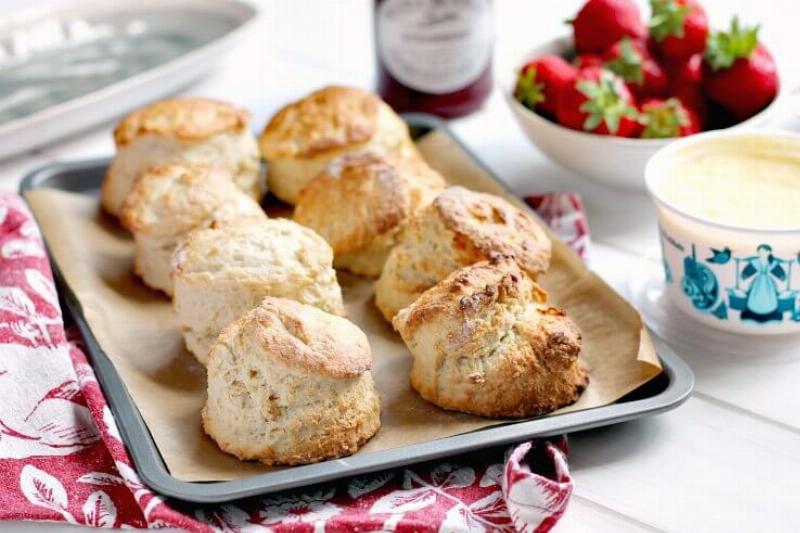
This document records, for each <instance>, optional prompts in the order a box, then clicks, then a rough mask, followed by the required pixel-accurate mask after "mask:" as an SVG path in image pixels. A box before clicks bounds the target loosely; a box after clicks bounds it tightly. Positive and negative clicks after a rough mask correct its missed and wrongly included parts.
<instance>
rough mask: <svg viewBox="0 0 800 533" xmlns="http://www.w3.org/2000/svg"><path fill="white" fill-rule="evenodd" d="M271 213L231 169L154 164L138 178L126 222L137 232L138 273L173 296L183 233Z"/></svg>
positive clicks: (122, 219)
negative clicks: (242, 187)
mask: <svg viewBox="0 0 800 533" xmlns="http://www.w3.org/2000/svg"><path fill="white" fill-rule="evenodd" d="M266 216H267V215H266V213H264V211H263V210H262V209H261V206H259V205H258V203H256V201H255V200H253V199H252V198H250V197H249V196H247V195H246V194H244V193H243V192H242V191H241V190H240V189H239V188H238V187H236V185H234V183H233V181H232V180H231V175H230V173H229V172H228V171H227V170H224V169H221V168H211V167H207V166H205V165H198V164H189V163H186V164H175V165H162V166H158V167H153V168H151V169H149V170H148V171H146V172H145V173H144V174H142V175H140V176H139V177H138V178H136V180H135V182H134V185H133V189H132V190H131V192H130V194H128V196H127V198H126V199H125V202H124V203H123V205H122V211H121V212H120V222H121V223H122V225H123V226H125V228H127V229H128V230H129V231H130V232H131V233H133V239H134V243H135V261H134V271H135V272H136V274H137V275H138V276H140V277H141V278H142V280H143V281H144V282H145V283H146V284H147V285H148V286H150V287H152V288H154V289H159V290H162V291H164V292H165V293H167V294H168V295H170V296H172V278H171V277H170V270H171V262H172V253H173V251H174V250H175V247H176V246H177V245H178V242H179V241H180V240H181V239H182V238H183V237H185V236H186V235H187V234H188V233H189V232H191V231H192V230H194V229H198V228H203V227H209V226H210V225H211V224H217V225H220V224H226V223H230V222H233V221H241V220H244V219H249V218H257V219H260V218H266Z"/></svg>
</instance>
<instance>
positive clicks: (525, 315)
mask: <svg viewBox="0 0 800 533" xmlns="http://www.w3.org/2000/svg"><path fill="white" fill-rule="evenodd" d="M545 302H546V293H545V292H544V290H543V289H542V288H540V287H539V286H538V285H537V284H536V283H535V282H534V281H533V280H531V278H530V277H529V276H528V275H527V274H526V273H525V272H523V271H522V270H521V269H520V268H519V266H518V265H517V263H516V261H514V259H512V258H510V257H507V256H495V257H494V258H492V259H491V260H489V261H482V262H480V263H476V264H474V265H471V266H468V267H465V268H462V269H460V270H458V271H456V272H454V273H452V274H451V275H450V276H448V277H447V278H445V279H444V280H443V281H441V282H439V283H438V284H437V285H435V286H434V287H432V288H430V289H428V290H427V291H425V292H424V293H423V294H422V295H421V296H420V297H419V298H418V299H417V300H416V301H415V302H414V303H413V304H411V305H410V306H408V307H406V308H405V309H403V310H402V311H400V312H399V313H398V314H397V316H396V317H395V318H394V321H393V325H394V327H395V329H396V330H397V331H398V332H399V333H400V335H401V336H402V337H403V340H404V341H405V343H406V345H407V346H408V349H409V350H410V351H411V353H412V355H413V356H414V366H413V368H412V370H411V386H412V387H413V388H414V389H415V390H416V391H417V392H419V393H420V395H421V396H422V397H423V398H425V399H426V400H428V401H430V402H432V403H434V404H436V405H438V406H440V407H443V408H445V409H450V410H455V411H463V412H465V413H471V414H475V415H479V416H486V417H492V418H511V417H523V416H535V415H541V414H544V413H548V412H550V411H553V410H555V409H558V408H559V407H563V406H565V405H569V404H571V403H573V402H575V401H576V400H577V399H578V397H579V396H580V394H581V392H582V391H583V390H584V389H585V388H586V385H587V384H588V376H587V374H586V372H585V371H584V370H583V369H582V368H581V365H580V363H579V361H578V354H579V352H580V350H581V333H580V330H579V329H578V327H577V326H576V325H575V323H574V322H572V320H570V319H569V318H568V317H567V316H566V314H565V312H564V311H562V310H561V309H555V308H552V307H548V306H547V305H546V303H545Z"/></svg>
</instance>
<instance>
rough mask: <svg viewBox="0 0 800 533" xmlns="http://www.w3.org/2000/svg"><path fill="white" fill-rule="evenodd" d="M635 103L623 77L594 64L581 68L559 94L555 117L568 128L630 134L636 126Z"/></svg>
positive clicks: (605, 133)
mask: <svg viewBox="0 0 800 533" xmlns="http://www.w3.org/2000/svg"><path fill="white" fill-rule="evenodd" d="M637 116H638V115H637V112H636V107H635V105H634V101H633V96H632V95H631V93H630V91H629V90H628V88H627V87H626V85H625V83H624V82H623V81H622V78H619V77H618V76H616V75H615V74H614V73H613V72H610V71H608V70H605V69H602V68H597V67H591V68H586V69H582V70H580V71H578V76H577V77H576V78H575V81H574V83H572V84H571V85H568V86H566V87H565V88H564V91H563V92H562V93H561V95H559V98H558V107H557V110H556V117H557V119H558V122H559V123H560V124H562V125H564V126H567V127H568V128H572V129H575V130H581V131H590V132H593V133H599V134H601V135H616V136H618V137H628V136H630V135H631V134H632V133H633V132H634V131H635V130H636V119H637Z"/></svg>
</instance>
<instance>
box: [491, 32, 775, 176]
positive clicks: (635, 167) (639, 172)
mask: <svg viewBox="0 0 800 533" xmlns="http://www.w3.org/2000/svg"><path fill="white" fill-rule="evenodd" d="M545 54H555V55H560V56H562V57H569V56H571V55H573V46H572V38H571V37H560V38H557V39H553V40H552V41H549V42H547V43H545V44H543V45H542V46H539V47H537V48H535V49H534V50H532V51H531V52H530V53H528V55H526V56H525V59H524V61H521V62H520V63H519V65H518V66H517V68H516V69H515V70H514V72H513V74H512V77H511V80H509V81H508V82H507V83H506V84H505V87H503V94H504V95H505V98H506V101H507V102H508V105H509V106H510V107H511V111H512V113H513V115H514V118H516V120H517V122H518V123H519V125H520V126H521V127H522V130H523V131H524V132H525V135H526V136H527V137H528V139H530V141H531V142H532V143H533V144H534V145H536V146H537V147H538V148H539V149H540V150H541V151H542V152H544V153H545V155H547V156H548V157H549V158H550V159H552V160H553V161H555V162H556V163H558V164H560V165H561V166H563V167H566V168H567V169H569V170H571V171H573V172H575V173H576V174H579V175H581V176H584V177H586V178H589V179H591V180H593V181H598V182H600V183H604V184H606V185H612V186H616V187H623V188H626V189H638V190H643V189H644V167H645V165H646V164H647V160H648V159H650V157H652V156H653V154H655V153H656V152H657V151H658V150H660V149H661V148H663V147H664V146H666V145H668V144H670V143H672V142H674V141H675V139H626V138H620V137H611V136H608V135H597V134H594V133H585V132H581V131H577V130H573V129H570V128H566V127H564V126H561V125H559V124H556V123H555V122H551V121H550V120H548V119H546V118H544V117H542V116H540V115H538V114H536V113H534V112H533V111H531V110H530V109H528V108H527V107H525V106H523V105H522V104H520V103H519V102H518V101H517V100H516V99H515V98H514V86H515V84H516V76H517V73H518V72H519V69H520V68H522V66H523V65H525V63H527V62H528V61H530V60H531V59H534V58H536V57H539V56H542V55H545ZM779 97H780V94H779V96H778V97H776V98H775V100H773V101H772V103H771V104H770V105H769V106H767V107H766V108H765V109H764V110H762V111H761V112H759V113H758V114H756V115H754V116H752V117H750V118H749V119H747V120H745V121H743V122H740V123H739V124H736V125H735V126H732V127H730V128H727V129H728V130H730V129H743V128H748V127H753V126H757V125H760V124H763V123H764V121H765V120H766V119H767V117H768V116H769V115H770V114H771V112H772V111H773V110H774V109H775V107H776V102H778V100H779Z"/></svg>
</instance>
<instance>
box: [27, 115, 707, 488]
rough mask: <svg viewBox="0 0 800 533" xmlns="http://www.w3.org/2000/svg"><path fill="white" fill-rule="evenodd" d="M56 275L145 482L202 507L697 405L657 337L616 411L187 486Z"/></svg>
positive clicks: (92, 180) (69, 181)
mask: <svg viewBox="0 0 800 533" xmlns="http://www.w3.org/2000/svg"><path fill="white" fill-rule="evenodd" d="M405 118H406V120H407V121H408V123H409V126H410V127H411V130H412V132H413V135H414V136H415V137H420V136H422V135H425V134H426V133H429V132H431V131H433V130H440V131H442V132H444V133H445V134H447V135H449V136H450V137H451V138H452V139H453V140H454V141H455V142H456V144H458V145H459V146H460V147H461V148H462V149H463V150H464V151H465V152H466V153H467V154H469V155H470V156H471V157H472V158H473V159H474V160H475V162H476V163H477V164H479V165H480V166H481V168H482V169H484V170H485V171H486V172H487V173H488V174H489V175H490V176H492V177H493V178H494V179H495V180H496V181H497V182H498V183H501V184H502V181H501V180H499V178H498V177H497V176H495V175H494V174H493V173H492V172H491V171H490V170H489V169H488V168H487V167H486V166H485V165H483V164H482V163H480V161H479V160H478V159H477V158H475V157H474V155H473V154H472V153H471V152H470V151H469V149H468V148H467V147H466V146H465V145H464V144H463V143H462V142H460V141H459V140H458V138H457V137H455V136H454V135H453V133H452V132H451V131H450V130H449V129H448V128H447V126H446V125H445V124H444V123H443V122H441V121H439V120H438V119H435V118H432V117H428V116H425V115H418V114H409V115H406V116H405ZM108 162H109V160H108V159H107V158H104V159H93V160H88V161H78V162H70V163H54V164H50V165H47V166H45V167H43V168H41V169H38V170H35V171H33V172H31V173H30V174H29V175H27V176H26V177H25V178H24V179H23V181H22V184H21V186H20V191H21V192H22V193H25V192H27V191H31V190H34V189H38V188H51V189H60V190H64V191H69V192H76V193H82V194H87V195H96V194H97V192H98V190H99V187H100V183H101V181H102V179H103V176H104V174H105V169H106V167H107V166H108ZM53 271H54V273H55V275H56V281H57V283H58V286H59V293H60V294H61V295H62V297H63V300H64V302H65V305H66V308H67V311H68V314H69V315H71V317H72V319H73V320H74V321H75V323H76V324H77V326H78V328H79V329H80V331H81V333H82V334H83V337H84V340H85V341H86V348H87V352H88V357H89V359H90V361H91V362H92V365H93V366H94V369H95V372H96V374H97V378H98V381H99V382H100V385H101V386H102V388H103V391H104V393H105V395H106V398H107V399H108V403H109V406H110V407H111V410H112V412H113V413H114V416H115V418H116V420H117V425H118V426H119V430H120V433H121V435H122V438H123V440H124V441H125V444H126V445H127V448H128V451H129V452H130V454H131V457H132V459H133V462H134V464H135V466H136V470H137V471H138V473H139V476H140V478H141V479H142V480H143V481H144V482H145V483H146V484H147V485H149V486H150V488H152V489H153V490H154V491H156V492H158V493H161V494H163V495H165V496H170V497H173V498H177V499H180V500H186V501H192V502H202V503H216V502H223V501H228V500H233V499H238V498H243V497H248V496H255V495H259V494H266V493H270V492H276V491H280V490H285V489H291V488H297V487H302V486H306V485H312V484H315V483H321V482H326V481H331V480H334V479H337V478H342V477H348V476H352V475H356V474H362V473H366V472H373V471H377V470H383V469H387V468H394V467H397V466H401V465H407V464H412V463H418V462H422V461H428V460H431V459H437V458H441V457H445V456H448V455H454V454H458V453H463V452H468V451H472V450H476V449H480V448H486V447H489V446H496V445H502V444H509V443H513V442H519V441H522V440H526V439H530V438H533V437H544V436H549V435H556V434H561V433H568V432H574V431H581V430H586V429H591V428H596V427H600V426H607V425H611V424H616V423H619V422H624V421H627V420H632V419H635V418H640V417H643V416H649V415H653V414H657V413H661V412H664V411H668V410H670V409H674V408H675V407H677V406H678V405H680V404H681V403H683V402H684V401H685V400H686V399H687V398H688V397H689V395H690V393H691V391H692V388H693V385H694V376H693V375H692V371H691V370H690V368H689V367H688V365H687V364H686V363H685V362H684V361H683V360H681V359H680V358H679V357H678V356H677V355H675V354H674V353H673V352H672V351H671V350H670V349H669V348H668V347H667V346H666V345H665V344H664V343H663V342H662V341H661V340H660V339H658V338H656V337H654V342H655V345H656V350H657V352H658V355H659V358H660V360H661V364H662V367H663V370H664V371H663V372H662V373H661V374H660V375H658V376H657V377H655V378H654V379H653V380H651V381H650V382H648V383H647V384H645V385H643V386H641V387H639V388H638V389H636V390H635V391H633V392H631V393H630V394H628V395H627V396H625V397H623V398H622V399H620V400H618V401H617V402H616V403H614V404H611V405H607V406H604V407H597V408H594V409H586V410H582V411H575V412H569V413H565V414H560V415H554V416H549V417H542V418H537V419H529V420H523V421H516V422H509V423H506V424H502V425H496V426H491V427H488V428H484V429H481V430H478V431H473V432H469V433H464V434H461V435H455V436H451V437H446V438H442V439H437V440H433V441H429V442H424V443H420V444H414V445H409V446H403V447H399V448H392V449H387V450H382V451H376V452H372V453H365V454H359V455H356V456H352V457H345V458H342V459H335V460H329V461H325V462H321V463H315V464H310V465H304V466H296V467H292V468H288V469H283V470H279V471H276V472H269V473H265V474H260V475H255V476H252V477H248V478H243V479H237V480H231V481H219V482H189V481H181V480H178V479H176V478H174V477H172V476H171V475H170V473H169V470H168V469H167V467H166V465H165V463H164V461H163V459H162V458H161V455H160V453H159V451H158V448H157V447H156V444H155V441H154V440H153V438H152V436H151V435H150V432H149V430H148V428H147V425H146V424H145V422H144V420H143V419H142V417H141V415H140V414H139V411H138V409H137V407H136V405H135V404H134V402H133V400H132V399H131V397H130V395H129V394H128V391H127V389H126V388H125V384H124V383H123V381H122V379H121V377H120V376H119V374H118V373H117V372H116V370H115V368H114V366H113V364H112V363H111V361H110V360H109V359H108V357H107V356H106V354H105V353H104V352H103V350H102V349H101V348H100V346H99V345H98V343H97V340H96V339H95V337H94V335H93V334H92V331H91V330H90V329H89V326H88V324H87V323H86V321H85V319H84V318H83V314H82V312H81V305H80V303H79V302H78V301H77V299H76V298H75V297H74V295H73V294H72V293H71V291H70V289H69V287H68V286H66V284H65V283H64V280H63V277H62V276H61V274H60V272H59V269H58V265H56V264H53ZM68 318H69V316H68Z"/></svg>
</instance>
